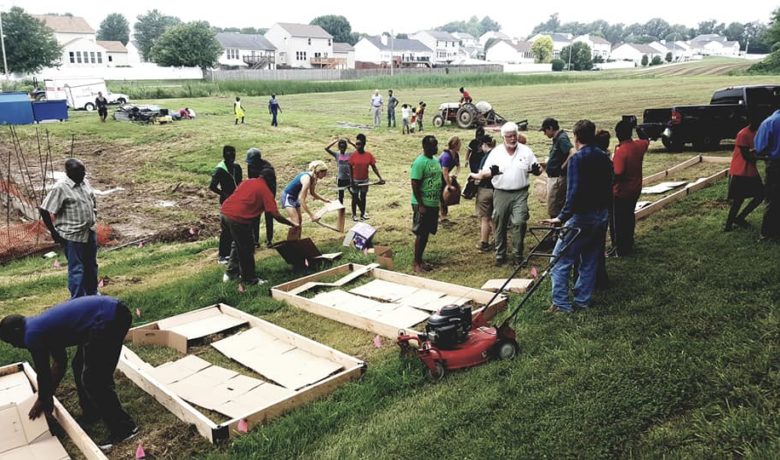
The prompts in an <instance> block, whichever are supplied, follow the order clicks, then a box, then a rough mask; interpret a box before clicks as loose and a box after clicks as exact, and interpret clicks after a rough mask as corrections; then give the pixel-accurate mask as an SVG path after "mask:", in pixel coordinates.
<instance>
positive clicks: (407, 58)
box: [355, 34, 433, 68]
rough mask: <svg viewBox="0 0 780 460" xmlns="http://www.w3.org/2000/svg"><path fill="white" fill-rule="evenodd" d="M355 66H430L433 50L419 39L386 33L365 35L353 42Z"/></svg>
mask: <svg viewBox="0 0 780 460" xmlns="http://www.w3.org/2000/svg"><path fill="white" fill-rule="evenodd" d="M355 61H356V63H355V66H356V67H358V68H361V67H362V68H365V67H376V66H379V67H389V66H390V62H391V61H392V62H393V65H394V66H396V67H423V66H424V67H430V66H431V64H432V62H433V50H432V49H430V48H428V47H427V46H425V45H424V44H423V43H422V42H420V41H419V40H413V39H402V38H392V37H390V36H388V35H386V34H383V35H381V36H377V35H374V36H367V37H363V38H361V39H360V41H359V42H357V43H356V44H355Z"/></svg>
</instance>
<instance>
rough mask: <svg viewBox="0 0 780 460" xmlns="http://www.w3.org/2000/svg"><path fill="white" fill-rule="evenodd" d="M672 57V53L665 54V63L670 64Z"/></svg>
mask: <svg viewBox="0 0 780 460" xmlns="http://www.w3.org/2000/svg"><path fill="white" fill-rule="evenodd" d="M672 57H673V56H672V52H671V51H669V52H668V53H666V62H672Z"/></svg>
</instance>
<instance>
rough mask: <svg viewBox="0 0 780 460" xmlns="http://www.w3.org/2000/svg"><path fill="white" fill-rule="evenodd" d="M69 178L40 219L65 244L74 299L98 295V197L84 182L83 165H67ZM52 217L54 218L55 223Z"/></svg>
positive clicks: (43, 207)
mask: <svg viewBox="0 0 780 460" xmlns="http://www.w3.org/2000/svg"><path fill="white" fill-rule="evenodd" d="M65 174H66V175H67V177H66V178H65V179H63V180H61V181H59V182H57V183H56V184H55V185H54V187H53V188H52V189H51V190H50V191H49V194H48V195H46V198H45V199H44V200H43V203H42V204H41V207H40V213H41V218H42V219H43V222H44V223H45V224H46V228H48V229H49V232H50V233H51V237H52V239H54V242H55V243H57V244H60V245H62V248H63V250H64V251H65V257H66V258H67V259H68V290H69V291H70V296H71V298H74V299H75V298H76V297H82V296H86V295H95V294H97V293H98V292H97V285H98V280H97V268H98V265H97V237H96V235H95V220H96V217H97V210H96V206H97V205H96V202H95V194H94V193H93V192H92V187H90V186H89V184H88V183H87V182H86V181H85V180H84V176H85V175H86V170H85V168H84V163H82V162H81V161H79V160H75V159H70V160H67V161H66V162H65ZM51 214H54V215H55V220H54V223H52V218H51Z"/></svg>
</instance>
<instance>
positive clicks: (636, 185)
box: [612, 139, 650, 198]
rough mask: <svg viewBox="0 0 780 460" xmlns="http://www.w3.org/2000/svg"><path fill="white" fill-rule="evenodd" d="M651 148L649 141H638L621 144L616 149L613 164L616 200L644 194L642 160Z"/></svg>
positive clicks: (613, 189) (613, 191) (613, 187)
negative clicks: (617, 177)
mask: <svg viewBox="0 0 780 460" xmlns="http://www.w3.org/2000/svg"><path fill="white" fill-rule="evenodd" d="M649 146H650V141H649V140H647V139H637V140H635V141H634V140H630V141H623V142H621V143H620V144H619V145H618V146H617V148H616V149H615V155H614V156H613V157H612V164H613V167H614V170H615V176H621V178H620V179H616V180H615V183H614V184H613V185H612V194H613V195H614V196H615V198H632V197H638V196H639V194H640V193H641V192H642V160H643V159H644V158H645V152H647V148H648V147H649Z"/></svg>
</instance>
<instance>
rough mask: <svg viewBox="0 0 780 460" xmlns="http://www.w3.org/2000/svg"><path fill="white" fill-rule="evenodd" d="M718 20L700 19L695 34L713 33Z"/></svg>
mask: <svg viewBox="0 0 780 460" xmlns="http://www.w3.org/2000/svg"><path fill="white" fill-rule="evenodd" d="M717 23H718V22H717V21H716V20H714V19H710V20H709V21H702V22H700V23H699V28H698V29H697V30H696V34H697V35H706V34H714V33H715V26H716V24H717Z"/></svg>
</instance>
